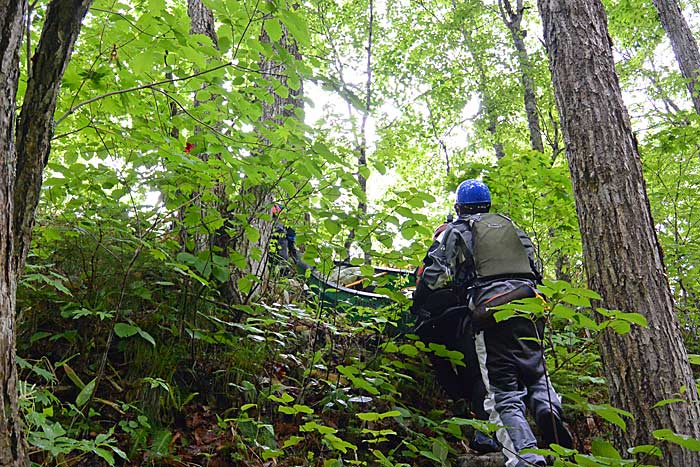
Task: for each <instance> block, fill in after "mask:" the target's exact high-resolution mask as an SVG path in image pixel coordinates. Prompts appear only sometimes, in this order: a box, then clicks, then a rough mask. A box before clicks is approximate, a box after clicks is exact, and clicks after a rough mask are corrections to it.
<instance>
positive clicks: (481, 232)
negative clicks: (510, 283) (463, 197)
mask: <svg viewBox="0 0 700 467" xmlns="http://www.w3.org/2000/svg"><path fill="white" fill-rule="evenodd" d="M470 224H471V231H472V255H473V257H474V269H475V271H476V278H477V279H483V278H494V277H533V278H534V273H533V272H532V267H531V265H530V259H529V258H528V256H527V251H526V250H525V247H524V246H523V244H522V242H521V241H520V238H519V237H518V232H517V230H516V229H515V226H514V225H513V223H512V222H511V220H510V219H508V218H507V217H505V216H501V215H500V214H494V213H483V214H480V215H478V216H474V217H473V218H472V219H471V222H470Z"/></svg>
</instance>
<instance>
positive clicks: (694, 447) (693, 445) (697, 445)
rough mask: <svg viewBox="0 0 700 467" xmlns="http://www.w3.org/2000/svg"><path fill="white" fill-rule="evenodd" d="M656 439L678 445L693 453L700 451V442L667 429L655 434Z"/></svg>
mask: <svg viewBox="0 0 700 467" xmlns="http://www.w3.org/2000/svg"><path fill="white" fill-rule="evenodd" d="M653 435H654V438H656V439H658V440H660V441H668V442H670V443H674V444H678V445H679V446H682V447H684V448H686V449H689V450H691V451H700V440H698V439H695V438H692V437H690V436H687V435H682V434H678V433H674V432H673V431H671V430H669V429H667V428H665V429H662V430H656V431H654V432H653Z"/></svg>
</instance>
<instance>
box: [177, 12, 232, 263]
mask: <svg viewBox="0 0 700 467" xmlns="http://www.w3.org/2000/svg"><path fill="white" fill-rule="evenodd" d="M187 15H188V16H189V18H190V34H201V35H203V36H207V37H208V38H209V39H211V42H212V44H213V46H214V48H216V49H218V48H219V39H218V37H217V35H216V25H215V23H214V14H213V13H212V11H211V9H210V8H208V7H207V6H206V5H204V3H202V0H187ZM206 87H207V85H206V84H202V86H201V88H200V89H202V90H204V89H206ZM215 98H216V97H215V96H212V97H211V98H210V99H212V100H213V99H215ZM201 104H202V102H201V101H200V100H199V99H198V98H197V95H196V94H195V96H194V106H195V107H199V106H200V105H201ZM201 131H202V128H201V127H199V126H195V128H194V133H195V135H197V134H200V133H201ZM219 156H220V155H219ZM198 157H199V158H200V159H201V160H202V161H204V162H206V161H208V160H209V157H212V155H211V154H209V153H208V152H207V151H206V148H202V150H200V151H199V153H198ZM211 191H212V192H213V193H214V194H215V195H216V196H217V197H218V198H219V199H220V200H222V202H221V203H218V205H217V206H215V207H216V208H221V204H223V205H224V208H225V204H226V203H225V201H223V200H225V187H224V184H223V183H217V184H216V185H215V186H214V187H213V188H212V190H211ZM200 195H201V193H192V194H191V195H190V197H191V199H192V200H193V207H196V208H197V209H198V210H199V214H200V215H199V217H200V219H202V226H203V227H204V228H205V231H204V232H196V231H195V232H191V233H188V231H187V229H186V228H185V227H183V230H182V231H183V234H184V235H182V237H183V238H184V239H185V240H187V239H188V238H190V239H191V240H192V244H193V248H192V250H193V251H194V253H195V254H196V253H200V252H202V251H205V250H207V249H209V248H211V246H212V244H213V243H214V242H217V241H218V239H217V236H218V234H219V233H220V232H211V231H209V229H208V228H207V226H206V224H205V223H204V219H205V218H206V217H207V209H208V208H210V207H212V206H211V205H209V206H207V205H206V204H205V203H202V200H201V196H200ZM185 211H186V208H183V209H181V212H180V218H181V219H184V216H185ZM221 230H222V231H223V230H224V229H221ZM219 243H220V242H219ZM183 247H184V245H183Z"/></svg>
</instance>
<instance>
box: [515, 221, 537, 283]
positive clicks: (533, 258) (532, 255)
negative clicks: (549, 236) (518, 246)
mask: <svg viewBox="0 0 700 467" xmlns="http://www.w3.org/2000/svg"><path fill="white" fill-rule="evenodd" d="M515 230H516V232H518V238H519V239H520V243H522V244H523V247H524V248H525V251H526V252H527V257H528V259H529V260H530V269H532V273H533V274H534V275H535V280H536V281H537V283H541V282H542V268H541V266H540V262H539V261H538V260H537V252H536V251H535V245H534V244H533V243H532V240H531V239H530V237H528V236H527V235H526V234H525V232H523V231H522V230H520V229H519V228H518V227H515Z"/></svg>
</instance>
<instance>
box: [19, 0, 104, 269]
mask: <svg viewBox="0 0 700 467" xmlns="http://www.w3.org/2000/svg"><path fill="white" fill-rule="evenodd" d="M91 3H92V0H53V1H52V2H51V3H50V4H49V7H48V9H47V11H46V19H45V20H44V27H43V29H42V31H41V37H40V39H39V44H38V46H37V49H36V52H35V53H34V56H33V57H32V63H33V65H32V67H31V70H32V74H31V76H29V78H28V81H27V90H26V92H25V94H24V99H23V100H22V111H21V113H20V115H19V120H18V123H17V176H16V177H17V179H16V182H15V192H14V228H15V236H14V239H15V251H14V254H15V261H16V263H17V264H16V267H17V271H18V273H19V274H21V273H22V269H23V267H24V260H25V259H26V257H27V253H28V252H29V243H30V241H31V237H32V228H33V227H34V213H35V211H36V206H37V204H38V203H39V194H40V192H41V182H42V178H41V177H42V174H43V172H44V167H46V163H47V162H48V158H49V152H50V151H51V138H52V137H53V130H54V128H53V126H54V118H53V114H54V111H55V110H56V99H57V98H58V92H59V89H60V87H61V79H62V78H63V73H64V71H65V70H66V67H67V66H68V62H69V61H70V56H71V53H73V45H74V44H75V41H76V39H77V38H78V34H79V33H80V26H81V22H82V20H83V18H84V17H85V14H86V13H87V10H88V8H89V6H90V4H91Z"/></svg>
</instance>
